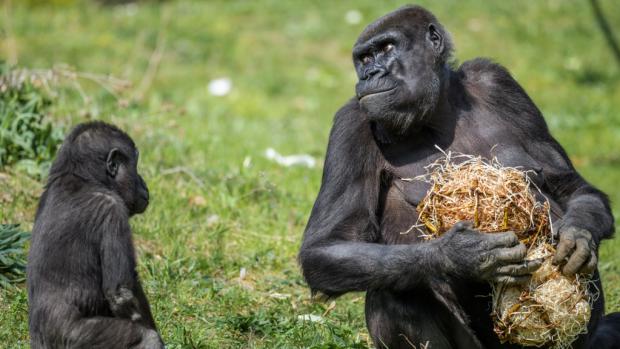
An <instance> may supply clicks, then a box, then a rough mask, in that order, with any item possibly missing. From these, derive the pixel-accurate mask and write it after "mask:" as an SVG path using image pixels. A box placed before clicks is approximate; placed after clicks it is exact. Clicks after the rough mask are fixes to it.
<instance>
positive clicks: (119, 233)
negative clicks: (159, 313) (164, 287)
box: [100, 206, 155, 328]
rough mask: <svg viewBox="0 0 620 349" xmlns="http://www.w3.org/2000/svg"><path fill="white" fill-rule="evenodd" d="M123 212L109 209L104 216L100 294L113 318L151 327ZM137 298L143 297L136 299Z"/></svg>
mask: <svg viewBox="0 0 620 349" xmlns="http://www.w3.org/2000/svg"><path fill="white" fill-rule="evenodd" d="M128 220H129V217H128V216H127V213H126V212H124V211H123V210H121V209H119V208H118V206H111V207H110V208H109V210H108V212H107V214H106V215H105V218H104V224H102V225H101V227H102V232H101V234H102V237H101V251H100V253H101V270H102V274H103V275H102V287H103V292H104V294H105V296H106V299H107V300H108V303H109V304H110V309H111V310H112V312H113V313H114V315H115V316H116V317H119V318H126V319H131V320H132V321H135V322H139V323H143V324H144V325H147V326H149V327H151V328H155V325H154V321H153V318H152V315H151V312H150V309H149V306H148V303H147V302H145V300H146V298H145V296H144V293H143V291H142V287H141V285H140V281H139V280H138V275H137V273H136V260H135V253H134V250H133V244H132V241H131V228H130V226H129V222H128ZM141 297H143V298H144V300H143V299H140V298H141Z"/></svg>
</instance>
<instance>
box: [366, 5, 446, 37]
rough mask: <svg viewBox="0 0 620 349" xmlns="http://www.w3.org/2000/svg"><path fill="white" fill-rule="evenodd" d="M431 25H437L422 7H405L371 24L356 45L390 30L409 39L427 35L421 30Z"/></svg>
mask: <svg viewBox="0 0 620 349" xmlns="http://www.w3.org/2000/svg"><path fill="white" fill-rule="evenodd" d="M429 23H437V19H436V18H435V16H433V14H432V13H430V12H429V11H427V10H426V9H424V8H423V7H421V6H417V5H416V6H412V5H409V6H404V7H401V8H399V9H398V10H396V11H393V12H390V13H388V14H386V15H385V16H382V17H380V18H379V19H377V20H376V21H374V22H372V23H371V24H369V25H368V26H367V27H366V28H365V29H364V31H362V33H361V34H360V36H359V38H358V39H357V41H356V42H355V45H359V44H363V43H365V42H366V41H368V40H370V39H372V38H373V37H375V36H376V35H379V34H382V33H385V32H387V31H390V30H396V31H399V32H401V33H403V34H405V35H406V36H408V37H409V38H414V37H415V36H416V34H419V33H425V31H422V30H421V28H426V27H427V26H428V24H429Z"/></svg>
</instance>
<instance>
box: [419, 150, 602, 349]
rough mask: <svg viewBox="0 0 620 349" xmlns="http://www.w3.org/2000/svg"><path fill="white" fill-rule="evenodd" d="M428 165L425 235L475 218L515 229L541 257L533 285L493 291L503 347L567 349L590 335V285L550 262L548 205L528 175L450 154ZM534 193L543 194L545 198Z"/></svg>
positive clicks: (533, 255)
mask: <svg viewBox="0 0 620 349" xmlns="http://www.w3.org/2000/svg"><path fill="white" fill-rule="evenodd" d="M444 154H445V157H443V158H441V159H439V160H437V161H436V162H434V163H432V164H431V165H429V166H428V167H427V168H426V170H427V174H426V175H424V176H421V177H416V178H414V179H409V180H423V181H426V182H428V183H430V184H431V185H432V186H431V189H430V190H429V192H428V193H427V195H426V197H425V198H424V199H423V200H422V201H421V202H420V204H419V205H418V208H417V209H418V214H419V218H418V219H419V222H418V224H417V225H416V226H418V227H421V226H424V227H426V228H427V231H426V232H425V233H424V234H423V235H424V236H425V237H426V238H428V239H431V238H435V237H438V236H440V235H442V234H443V233H445V232H446V231H447V230H448V229H450V227H452V226H453V225H454V224H455V223H457V222H459V221H472V222H473V223H474V227H475V229H477V230H479V231H481V232H485V233H496V232H503V231H514V232H515V233H516V234H517V236H518V237H519V240H520V241H521V242H523V243H524V244H525V245H526V246H527V247H528V253H527V257H526V259H537V258H543V260H544V262H543V265H542V266H541V267H540V269H538V270H537V271H536V272H535V273H534V274H533V276H532V279H531V280H530V282H529V284H528V285H525V286H522V287H507V286H505V285H503V284H494V285H492V286H493V300H492V302H493V312H492V314H491V316H492V318H493V320H494V330H495V332H496V333H497V335H498V337H499V338H500V340H501V341H502V342H510V343H515V344H520V345H528V346H543V345H546V346H548V347H551V348H567V347H570V344H571V343H572V342H573V341H574V340H575V339H576V337H577V336H578V335H579V334H581V333H584V332H585V331H586V329H587V328H586V327H587V324H588V321H589V319H590V308H591V303H590V302H591V300H592V298H593V297H592V295H590V294H589V293H588V291H587V290H588V288H587V286H588V285H587V283H588V280H586V279H584V278H581V277H579V276H575V277H570V278H569V277H566V276H564V275H562V274H561V272H560V271H559V268H558V267H557V266H554V265H552V264H551V258H552V257H553V254H554V253H555V249H554V248H553V246H552V236H551V230H552V229H551V220H550V216H549V204H548V202H547V200H546V199H545V198H544V196H543V195H542V193H541V192H540V190H538V188H536V186H535V185H534V184H533V183H532V182H531V181H530V179H529V177H528V173H527V172H526V171H522V170H520V169H518V168H512V167H504V166H502V165H501V164H500V163H499V162H498V161H497V160H496V159H493V160H492V161H485V160H483V159H482V158H481V157H474V156H469V155H462V154H460V155H453V154H451V153H444ZM536 196H539V198H540V201H539V200H537V198H536Z"/></svg>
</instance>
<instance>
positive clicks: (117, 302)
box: [106, 287, 142, 321]
mask: <svg viewBox="0 0 620 349" xmlns="http://www.w3.org/2000/svg"><path fill="white" fill-rule="evenodd" d="M106 298H107V299H108V303H109V304H110V309H111V310H112V313H113V314H114V316H116V317H119V318H124V319H131V321H139V320H141V319H142V315H140V312H139V311H138V309H139V307H140V305H139V302H138V299H137V298H136V297H135V296H134V294H133V292H132V291H131V290H130V289H128V288H126V287H119V288H118V290H116V291H114V292H108V294H106Z"/></svg>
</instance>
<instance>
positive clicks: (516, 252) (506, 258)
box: [496, 243, 527, 264]
mask: <svg viewBox="0 0 620 349" xmlns="http://www.w3.org/2000/svg"><path fill="white" fill-rule="evenodd" d="M526 254H527V248H526V247H525V245H524V244H522V243H519V244H518V245H516V246H514V247H510V248H502V249H498V250H497V252H496V257H497V260H498V261H499V262H500V263H502V264H510V263H519V262H521V261H523V258H525V255H526Z"/></svg>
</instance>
